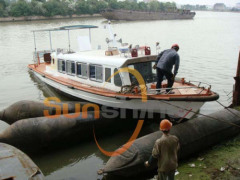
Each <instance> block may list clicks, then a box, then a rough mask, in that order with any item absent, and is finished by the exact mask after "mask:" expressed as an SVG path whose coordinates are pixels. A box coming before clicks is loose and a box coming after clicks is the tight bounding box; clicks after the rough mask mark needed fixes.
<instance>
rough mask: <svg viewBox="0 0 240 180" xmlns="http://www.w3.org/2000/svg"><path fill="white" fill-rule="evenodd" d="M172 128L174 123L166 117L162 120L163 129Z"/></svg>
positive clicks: (161, 128) (161, 126)
mask: <svg viewBox="0 0 240 180" xmlns="http://www.w3.org/2000/svg"><path fill="white" fill-rule="evenodd" d="M171 128H172V123H171V122H170V121H169V120H167V119H164V120H162V121H161V123H160V130H161V131H169V130H170V129H171Z"/></svg>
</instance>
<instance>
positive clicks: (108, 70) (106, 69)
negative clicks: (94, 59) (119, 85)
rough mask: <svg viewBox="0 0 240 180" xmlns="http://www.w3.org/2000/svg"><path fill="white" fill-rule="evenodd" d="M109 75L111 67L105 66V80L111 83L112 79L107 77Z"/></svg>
mask: <svg viewBox="0 0 240 180" xmlns="http://www.w3.org/2000/svg"><path fill="white" fill-rule="evenodd" d="M111 75H112V74H111V68H105V82H109V83H111V80H112V79H109V78H110V77H111ZM108 79H109V80H108Z"/></svg>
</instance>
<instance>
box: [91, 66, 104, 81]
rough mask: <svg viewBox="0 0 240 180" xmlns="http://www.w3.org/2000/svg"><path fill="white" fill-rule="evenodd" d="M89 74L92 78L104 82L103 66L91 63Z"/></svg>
mask: <svg viewBox="0 0 240 180" xmlns="http://www.w3.org/2000/svg"><path fill="white" fill-rule="evenodd" d="M89 76H90V79H91V80H96V81H100V82H102V79H103V77H102V66H99V65H90V66H89Z"/></svg>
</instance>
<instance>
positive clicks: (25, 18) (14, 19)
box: [0, 14, 102, 22]
mask: <svg viewBox="0 0 240 180" xmlns="http://www.w3.org/2000/svg"><path fill="white" fill-rule="evenodd" d="M94 17H102V16H101V15H100V14H93V15H90V14H84V15H76V14H74V15H72V16H52V17H45V16H21V17H0V22H18V21H39V20H55V19H75V18H94Z"/></svg>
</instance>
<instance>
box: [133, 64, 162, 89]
mask: <svg viewBox="0 0 240 180" xmlns="http://www.w3.org/2000/svg"><path fill="white" fill-rule="evenodd" d="M154 64H155V61H149V62H141V63H136V64H131V65H128V67H129V68H133V69H135V70H137V71H138V72H139V73H140V74H141V75H142V77H143V79H144V81H145V83H146V84H147V83H152V82H156V81H157V73H156V69H153V68H152V67H153V65H154ZM129 76H130V80H131V83H132V84H133V83H134V84H138V82H137V79H136V77H134V76H133V75H132V74H129Z"/></svg>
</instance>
